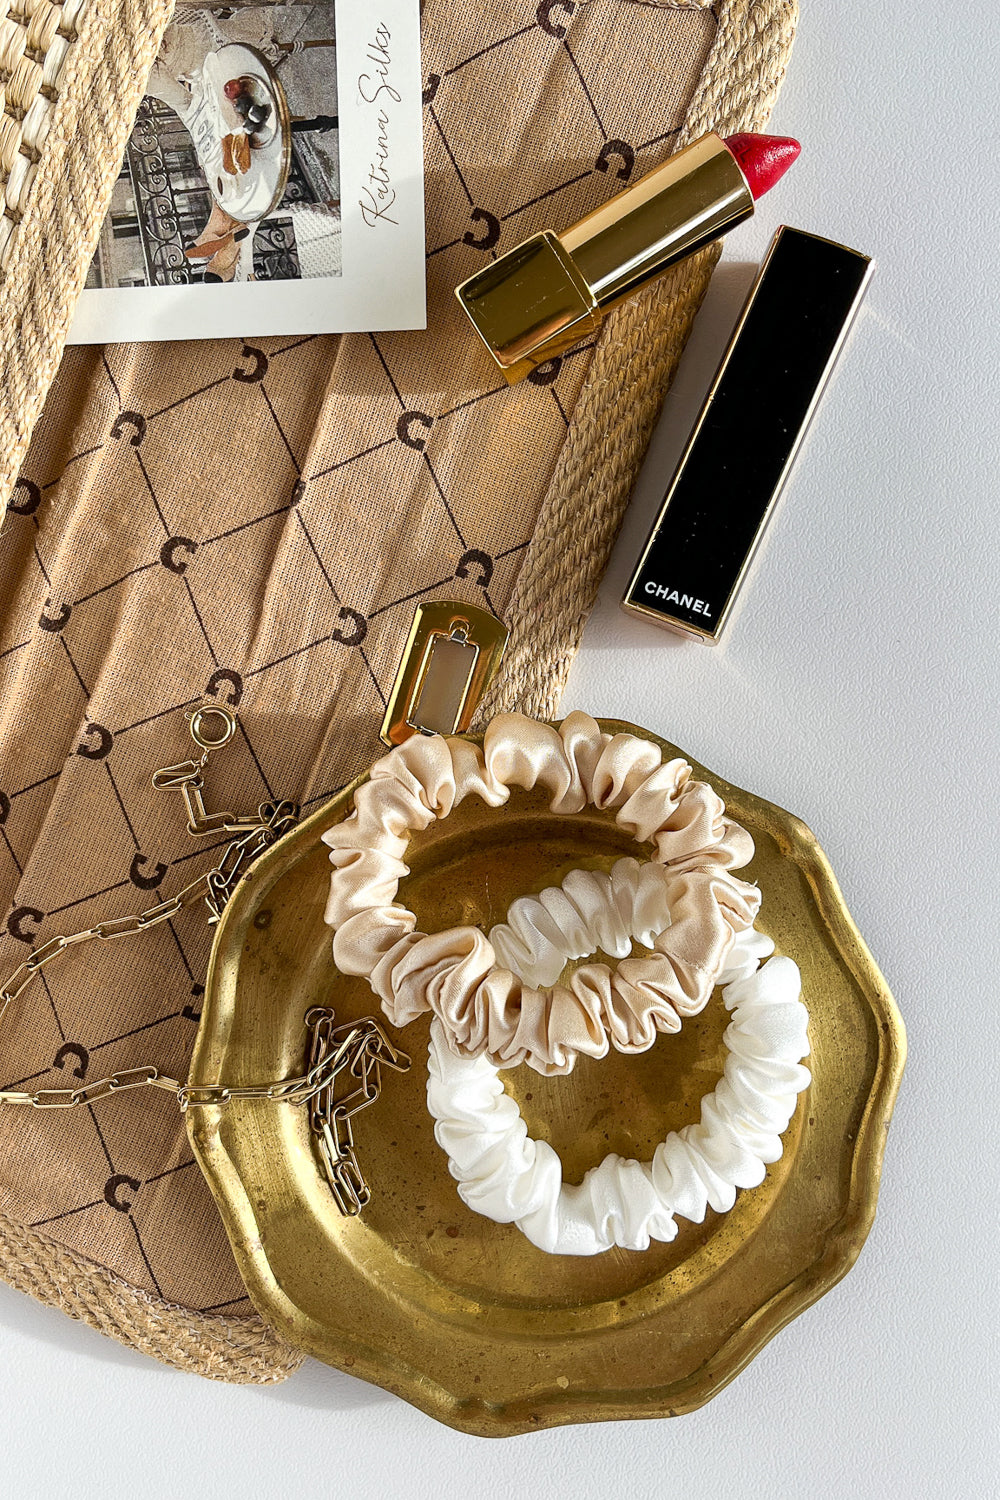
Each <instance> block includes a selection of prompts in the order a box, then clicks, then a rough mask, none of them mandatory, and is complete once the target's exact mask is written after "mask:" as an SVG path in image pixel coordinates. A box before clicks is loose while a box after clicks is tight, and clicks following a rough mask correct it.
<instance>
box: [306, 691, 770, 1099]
mask: <svg viewBox="0 0 1000 1500" xmlns="http://www.w3.org/2000/svg"><path fill="white" fill-rule="evenodd" d="M511 787H523V788H525V789H526V790H531V789H532V788H534V787H543V788H544V789H545V790H546V791H548V792H549V793H551V802H550V804H549V805H550V808H551V811H552V812H553V813H555V814H557V815H560V816H567V815H571V814H573V813H578V812H580V811H582V809H583V808H584V807H586V806H587V805H588V803H589V804H591V805H593V806H594V807H597V808H601V809H604V810H606V811H608V812H609V813H612V812H613V813H614V820H615V822H616V824H617V825H618V827H620V828H623V829H625V830H626V831H627V832H628V833H630V834H631V835H632V837H633V838H634V839H635V840H636V842H637V843H638V844H652V845H653V849H654V854H653V860H654V861H655V862H656V863H658V864H660V865H662V866H664V868H665V869H666V870H667V871H668V872H669V880H668V881H667V882H666V883H665V886H664V890H665V906H664V912H663V921H662V923H661V927H660V932H659V935H658V936H657V937H656V938H655V939H654V940H653V943H652V952H651V953H649V954H648V955H643V956H634V957H631V958H628V959H625V960H624V961H623V962H621V963H619V964H618V966H617V968H616V969H614V970H612V969H611V968H609V967H608V965H607V964H602V963H591V964H585V965H582V966H581V967H580V968H578V969H577V970H576V971H575V972H574V973H573V974H572V975H571V976H570V978H569V979H568V980H567V982H566V983H565V984H557V985H555V987H554V988H551V989H537V988H532V987H530V986H526V985H524V984H523V983H522V981H521V980H520V979H519V978H518V977H517V976H516V974H514V973H513V972H512V971H511V969H510V968H503V967H500V966H498V964H497V955H496V953H495V952H494V949H493V946H492V944H491V943H490V942H489V941H488V939H487V938H486V937H485V935H484V934H483V933H482V932H481V931H480V930H479V928H478V927H452V928H450V929H448V930H447V931H445V932H439V933H434V934H432V935H427V934H426V933H422V932H418V931H415V928H416V918H415V916H414V915H413V913H412V912H411V911H408V910H407V909H406V908H405V907H404V906H401V905H399V904H397V901H396V897H397V894H398V890H399V882H400V880H401V879H402V877H403V876H405V875H407V874H408V873H409V870H408V867H407V865H406V864H405V862H404V855H405V854H406V850H407V845H408V844H409V840H410V838H411V836H412V834H414V833H415V832H418V831H420V830H422V829H424V828H427V827H428V825H429V824H430V823H431V822H433V820H434V819H435V818H446V817H447V816H448V814H449V813H450V812H451V811H452V809H453V808H455V807H457V806H458V805H459V804H460V803H461V802H462V801H463V800H464V799H465V798H466V797H468V796H470V795H472V794H475V795H476V796H478V797H480V798H482V800H483V801H484V802H485V803H486V804H487V805H488V806H490V807H500V806H502V805H503V804H504V803H505V802H506V801H507V800H508V798H509V796H510V788H511ZM724 814H725V807H724V805H723V803H722V801H721V799H720V798H719V797H718V796H717V795H716V793H715V792H713V791H712V790H711V788H710V787H709V786H707V785H706V784H705V783H704V782H701V781H695V780H693V779H692V777H691V767H690V766H689V765H687V764H686V762H685V761H683V760H680V759H677V760H672V761H669V762H667V763H666V764H664V763H663V756H662V753H661V751H660V749H659V747H658V746H656V745H654V744H652V743H651V742H650V741H648V740H643V739H640V738H639V737H638V736H636V735H631V734H617V735H614V736H612V735H610V734H606V733H604V731H602V730H601V728H600V726H599V725H598V724H597V723H596V722H595V720H593V719H592V718H590V716H589V715H588V714H583V713H574V714H570V715H569V717H568V718H566V719H564V720H563V722H562V724H561V725H560V726H559V729H558V730H555V729H553V728H552V727H551V726H549V725H547V724H541V723H537V722H536V721H535V720H532V719H527V718H524V717H523V716H522V715H520V714H503V715H500V716H499V717H498V718H496V719H494V720H493V721H492V723H491V724H490V726H489V728H488V729H487V731H486V734H485V738H484V743H483V747H482V749H480V747H479V746H478V745H475V744H472V743H471V742H470V741H468V740H464V739H461V738H455V739H445V738H442V737H440V736H437V735H435V736H432V737H423V736H414V737H413V738H412V739H410V740H407V741H406V743H405V744H403V745H400V746H398V747H397V748H396V749H395V750H393V751H391V752H390V753H389V754H388V755H386V756H384V757H383V758H382V759H381V760H380V761H377V762H376V763H375V765H374V766H373V767H372V769H371V774H370V777H369V779H368V781H366V782H364V783H362V785H361V786H359V787H358V789H357V791H356V792H355V794H354V810H353V812H352V813H351V814H350V816H349V817H347V818H345V819H344V821H343V822H341V823H338V824H336V825H335V826H334V827H333V828H331V829H329V830H328V831H327V832H326V833H325V834H324V835H323V839H324V842H325V843H327V844H328V845H329V846H330V850H331V853H330V860H331V863H332V864H333V866H334V872H333V875H332V878H331V882H330V898H329V901H328V903H327V908H326V920H327V922H328V923H329V924H330V925H331V927H333V929H334V940H333V957H334V962H335V964H336V966H337V968H338V969H339V970H340V972H341V973H342V974H359V975H363V976H364V977H365V978H367V979H368V980H369V982H370V984H371V986H372V989H373V990H374V991H375V994H376V995H377V996H378V997H379V999H380V1001H381V1002H382V1008H383V1010H384V1012H385V1014H386V1016H387V1017H388V1019H389V1020H390V1021H391V1022H392V1023H393V1024H394V1025H396V1026H405V1025H406V1024H407V1023H408V1022H409V1021H412V1020H413V1019H414V1018H415V1017H417V1016H419V1015H423V1014H426V1013H427V1012H428V1011H430V1012H431V1013H432V1014H433V1015H435V1016H436V1017H437V1018H438V1019H439V1021H440V1022H441V1024H442V1026H443V1029H444V1032H445V1034H446V1036H447V1038H448V1044H449V1046H450V1047H451V1048H452V1049H453V1051H455V1052H456V1053H458V1054H460V1055H461V1056H465V1057H477V1056H479V1055H481V1054H486V1055H487V1056H488V1057H489V1058H490V1059H491V1060H492V1061H493V1062H495V1063H498V1064H503V1065H504V1066H506V1067H513V1066H514V1065H515V1064H517V1063H521V1062H527V1063H528V1064H529V1065H530V1066H531V1067H533V1068H535V1069H536V1070H537V1071H538V1072H540V1073H547V1074H553V1073H568V1072H570V1071H571V1069H572V1067H573V1064H574V1062H575V1061H576V1058H577V1055H578V1054H581V1053H582V1054H585V1055H586V1056H589V1057H605V1056H606V1055H607V1052H608V1046H609V1038H610V1042H611V1044H612V1045H613V1046H614V1047H615V1048H616V1049H617V1050H618V1051H620V1052H644V1051H646V1050H647V1048H649V1047H651V1046H652V1045H653V1042H654V1041H655V1040H656V1036H657V1033H658V1032H660V1031H676V1030H677V1029H678V1027H679V1026H680V1017H681V1016H682V1015H695V1014H697V1012H698V1011H700V1010H701V1009H702V1008H703V1007H704V1006H705V1004H706V1003H707V1001H708V998H709V996H710V995H711V993H712V989H713V987H714V985H715V982H716V979H717V976H718V974H719V973H720V971H721V969H722V967H723V965H724V963H725V960H726V956H727V954H728V953H729V950H730V947H731V946H732V942H733V937H734V934H736V933H739V932H742V931H745V930H746V929H747V928H748V927H751V926H752V925H753V921H754V917H755V916H756V914H757V909H758V906H759V903H760V896H759V892H758V891H757V890H756V888H755V887H753V886H750V885H747V884H745V883H744V882H743V881H741V880H738V879H737V878H736V877H735V876H734V875H733V874H732V873H731V871H732V870H733V869H737V868H739V867H740V866H742V865H745V864H746V863H748V861H749V860H750V859H751V858H752V857H753V841H752V839H751V838H750V835H749V834H748V833H747V832H746V830H745V829H744V828H741V827H740V825H739V824H738V823H734V822H732V821H731V820H729V819H727V818H726V817H725V816H724Z"/></svg>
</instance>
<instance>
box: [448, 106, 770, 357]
mask: <svg viewBox="0 0 1000 1500" xmlns="http://www.w3.org/2000/svg"><path fill="white" fill-rule="evenodd" d="M753 206H754V200H753V194H752V193H751V191H750V188H749V185H748V184H747V180H746V178H745V177H744V175H743V173H742V171H741V170H740V168H739V165H738V163H737V161H736V158H735V157H734V156H733V154H732V152H731V151H730V150H729V148H728V146H727V145H726V144H725V142H724V141H723V140H722V138H721V136H718V135H714V134H710V135H704V136H702V137H701V138H700V140H697V141H694V142H692V144H691V145H690V146H686V147H685V148H684V150H683V151H678V153H677V154H676V156H672V157H670V159H669V160H668V161H665V162H664V163H663V165H662V166H660V167H656V168H655V170H654V171H652V172H649V173H647V175H646V176H645V177H643V178H640V180H639V181H638V182H637V183H635V184H634V185H633V186H632V187H630V188H626V189H625V191H624V192H623V193H619V194H618V195H617V196H616V197H614V198H612V199H611V200H610V201H609V202H607V203H605V204H604V205H603V206H602V207H601V208H596V209H594V211H593V213H589V214H587V216H586V218H583V219H581V220H580V221H579V223H578V224H574V225H573V226H572V227H571V228H570V229H566V230H563V231H562V232H561V233H560V234H556V233H555V232H554V231H552V230H549V229H543V230H542V231H541V232H540V233H539V234H535V235H532V236H531V238H530V239H527V240H525V241H524V242H523V243H522V244H520V245H517V246H515V248H514V249H513V250H509V251H508V252H507V254H506V255H503V256H501V257H500V259H499V260H497V261H495V262H494V263H493V264H492V265H490V266H488V267H487V268H486V269H485V270H483V271H479V272H477V273H476V275H475V276H471V277H470V278H469V280H468V281H464V282H463V283H462V285H461V286H460V287H458V288H457V289H456V292H455V295H456V297H457V298H458V300H459V302H460V303H461V305H462V307H463V308H464V309H465V311H466V313H467V314H468V316H469V318H470V319H471V321H472V326H473V327H474V328H475V330H476V332H477V333H478V334H479V337H480V338H481V339H482V341H483V343H484V344H485V345H486V347H487V349H488V350H489V352H490V354H491V355H492V356H493V358H494V359H495V360H496V362H497V364H498V365H499V367H500V369H501V370H502V372H503V374H504V377H505V378H506V380H507V381H508V382H509V384H511V385H516V383H517V382H518V381H519V380H523V379H524V377H525V376H526V375H530V373H531V371H532V370H534V369H537V367H538V366H539V365H542V364H544V363H545V362H546V360H550V359H554V358H555V356H556V355H558V354H562V353H564V352H565V350H567V349H569V348H572V346H573V345H574V344H578V343H579V342H580V340H581V339H584V338H586V337H587V335H588V334H589V333H594V332H596V331H597V329H598V328H600V326H601V322H602V320H603V317H604V314H605V312H607V310H608V309H609V308H611V307H615V306H616V305H617V304H618V303H619V302H621V301H623V300H624V299H625V298H626V297H630V296H632V294H633V293H634V292H636V291H638V290H639V288H640V287H641V286H644V285H645V284H646V282H647V281H652V280H653V279H654V278H655V277H657V276H661V275H662V274H663V272H664V271H666V270H668V269H669V267H670V266H673V265H676V263H677V262H678V261H679V260H683V259H684V257H685V256H688V255H693V254H694V253H695V251H696V250H700V249H702V247H703V246H705V245H709V244H711V242H712V241H713V240H716V239H718V238H719V236H720V235H722V234H725V233H726V231H727V230H729V229H732V228H734V227H735V226H736V225H737V224H740V223H742V222H743V220H744V219H747V218H749V217H750V215H751V214H752V213H753Z"/></svg>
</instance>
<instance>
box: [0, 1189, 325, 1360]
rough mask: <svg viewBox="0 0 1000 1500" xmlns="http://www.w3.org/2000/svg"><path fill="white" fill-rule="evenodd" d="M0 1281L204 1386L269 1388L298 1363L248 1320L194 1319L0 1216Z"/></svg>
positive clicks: (213, 1315) (252, 1319)
mask: <svg viewBox="0 0 1000 1500" xmlns="http://www.w3.org/2000/svg"><path fill="white" fill-rule="evenodd" d="M0 1277H2V1278H3V1280H4V1281H6V1282H7V1283H8V1285H10V1286H12V1287H14V1288H15V1289H16V1290H17V1291H19V1292H28V1293H29V1294H30V1295H31V1296H32V1297H37V1299H38V1301H39V1302H47V1303H49V1304H50V1306H52V1307H58V1308H61V1309H62V1311H63V1312H65V1313H68V1314H69V1316H70V1317H71V1318H76V1319H77V1320H78V1321H79V1322H81V1323H87V1324H89V1326H90V1327H91V1328H96V1329H97V1330H98V1332H99V1333H106V1334H108V1335H109V1336H110V1337H111V1338H113V1339H117V1340H118V1342H119V1343H120V1344H126V1345H128V1346H129V1347H131V1348H133V1349H138V1350H140V1351H141V1352H142V1353H143V1354H151V1355H153V1357H154V1358H155V1359H159V1360H162V1361H163V1362H164V1363H165V1364H168V1365H174V1366H176V1367H177V1368H178V1369H181V1370H195V1371H197V1373H198V1374H199V1375H207V1376H208V1377H209V1379H211V1380H227V1381H231V1382H235V1383H239V1384H253V1385H273V1384H276V1383H277V1382H278V1381H281V1380H285V1379H286V1378H287V1377H288V1376H289V1375H291V1374H292V1372H293V1371H294V1370H297V1369H298V1367H299V1365H300V1364H301V1363H302V1359H303V1356H302V1355H301V1354H299V1353H298V1351H297V1350H295V1349H292V1348H290V1347H289V1346H288V1345H287V1344H285V1343H284V1342H283V1341H282V1340H281V1339H279V1338H278V1336H277V1334H276V1333H274V1332H273V1331H272V1330H271V1329H270V1328H269V1327H268V1325H267V1324H266V1323H264V1322H263V1321H262V1320H261V1319H260V1318H259V1317H257V1316H256V1314H255V1315H254V1316H253V1317H249V1318H233V1317H225V1316H223V1315H220V1314H217V1313H194V1312H191V1311H190V1309H188V1308H185V1307H177V1306H175V1305H173V1304H171V1303H169V1302H164V1301H162V1300H161V1299H160V1298H159V1297H153V1296H151V1295H150V1294H149V1293H147V1292H142V1291H139V1290H138V1288H136V1287H134V1286H132V1285H131V1284H130V1283H129V1282H127V1281H123V1280H122V1279H121V1277H119V1276H115V1275H114V1273H113V1272H112V1271H109V1270H107V1269H106V1268H105V1267H104V1266H99V1265H97V1264H96V1263H95V1262H94V1261H92V1260H88V1259H87V1258H86V1257H85V1256H82V1255H80V1254H78V1252H77V1251H75V1250H69V1249H67V1247H66V1246H65V1245H60V1244H59V1243H58V1241H57V1240H53V1239H50V1238H49V1237H48V1235H45V1234H40V1233H39V1231H38V1230H37V1229H28V1228H27V1227H26V1226H25V1225H23V1224H18V1223H17V1222H16V1221H15V1220H14V1219H9V1218H8V1217H7V1216H6V1214H0Z"/></svg>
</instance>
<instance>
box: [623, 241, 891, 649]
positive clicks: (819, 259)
mask: <svg viewBox="0 0 1000 1500" xmlns="http://www.w3.org/2000/svg"><path fill="white" fill-rule="evenodd" d="M872 270H873V265H872V261H871V259H870V257H868V256H867V255H861V254H860V253H859V252H858V251H857V250H850V249H848V248H847V247H846V246H845V245H838V244H835V243H834V242H833V241H832V240H824V239H820V238H819V237H818V236H816V235H813V234H806V233H805V232H804V231H802V230H801V229H789V228H787V227H783V228H781V229H779V230H778V232H777V234H776V235H775V237H774V239H773V240H772V241H771V244H770V246H769V248H768V252H767V255H766V256H765V258H764V261H763V263H762V265H761V268H760V271H759V272H758V274H757V279H756V280H755V282H754V284H753V286H752V288H751V290H750V294H749V296H748V298H747V301H746V303H745V305H744V307H743V310H742V312H741V313H740V316H739V319H738V321H737V324H736V328H735V330H734V332H733V335H732V338H731V339H730V341H729V344H728V347H727V348H726V352H725V354H724V355H723V356H722V363H721V364H720V366H719V369H718V371H717V373H716V375H715V378H714V380H713V381H712V385H711V388H710V390H709V393H708V396H707V397H706V400H705V404H704V406H703V407H702V410H701V412H700V414H699V416H698V420H697V422H696V423H695V425H694V430H693V431H692V433H691V436H690V438H689V439H688V443H687V446H686V448H685V450H684V453H683V455H682V457H681V461H680V464H679V465H678V467H677V471H676V473H675V474H674V477H673V479H672V480H671V483H670V486H669V488H668V490H667V493H666V496H665V498H664V501H663V505H662V507H661V509H660V513H659V515H658V517H657V519H656V522H655V525H654V527H653V530H652V531H651V532H650V535H649V538H648V540H647V542H646V545H645V547H644V549H643V552H642V556H641V558H640V560H639V565H638V567H637V568H636V570H635V573H634V574H633V577H632V581H631V583H630V584H629V586H628V589H627V590H626V593H625V596H624V598H623V599H622V608H623V609H624V610H625V611H626V613H628V614H633V615H638V616H640V617H641V618H642V619H645V620H651V621H653V622H654V623H655V624H657V625H662V626H664V627H665V628H666V629H669V630H679V631H682V632H683V633H685V634H687V635H693V636H696V637H698V638H699V639H701V640H703V641H706V642H707V643H708V644H710V645H714V644H715V643H716V642H717V641H718V640H719V637H720V636H721V634H722V631H723V629H724V627H725V625H726V621H727V620H728V618H729V616H730V614H731V612H732V608H733V605H734V604H735V602H736V597H737V594H738V593H739V590H740V586H741V585H742V583H743V580H744V578H745V577H746V574H747V570H748V569H749V566H750V563H751V560H752V558H753V555H754V553H755V551H756V550H757V547H758V545H759V543H760V540H761V537H762V536H763V534H764V529H765V527H766V525H767V523H768V520H769V519H770V517H771V513H772V511H773V509H774V505H775V502H776V500H777V498H778V495H779V493H780V491H781V487H782V485H783V484H784V482H785V479H786V478H787V475H788V472H789V470H790V469H791V466H792V463H793V461H794V458H795V455H796V453H797V452H798V449H799V445H800V443H801V442H802V438H803V436H804V434H805V430H806V428H807V426H808V425H809V421H810V418H811V417H812V414H813V412H814V411H815V409H816V406H817V405H818V403H819V398H820V396H821V394H822V392H823V388H824V386H825V385H826V382H827V380H828V379H829V376H830V373H831V371H832V369H833V366H834V364H835V363H836V359H837V355H838V354H839V353H840V350H841V348H842V347H843V344H844V341H845V339H846V337H847V333H848V330H849V329H850V326H851V323H852V321H853V319H854V315H855V313H856V312H857V310H858V307H859V305H860V303H861V300H862V298H863V296H864V294H865V291H866V290H867V287H868V282H869V280H870V278H871V274H872Z"/></svg>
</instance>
